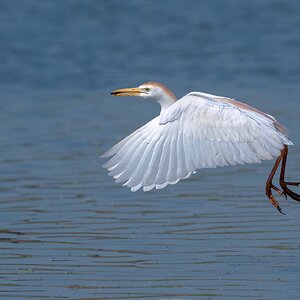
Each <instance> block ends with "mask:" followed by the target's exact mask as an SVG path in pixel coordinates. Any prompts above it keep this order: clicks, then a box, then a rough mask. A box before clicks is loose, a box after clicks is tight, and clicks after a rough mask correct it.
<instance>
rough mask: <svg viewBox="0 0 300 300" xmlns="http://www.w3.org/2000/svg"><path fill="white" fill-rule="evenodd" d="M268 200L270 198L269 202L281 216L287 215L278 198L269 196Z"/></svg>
mask: <svg viewBox="0 0 300 300" xmlns="http://www.w3.org/2000/svg"><path fill="white" fill-rule="evenodd" d="M267 196H268V195H267ZM268 198H269V201H270V202H271V204H272V205H273V206H274V207H276V208H277V210H278V211H279V212H280V213H281V214H283V215H285V213H284V212H283V211H282V209H281V207H280V205H279V203H278V202H277V200H276V198H275V197H274V196H273V195H272V194H271V195H269V196H268Z"/></svg>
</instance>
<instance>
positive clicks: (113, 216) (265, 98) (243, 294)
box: [0, 0, 300, 300]
mask: <svg viewBox="0 0 300 300" xmlns="http://www.w3.org/2000/svg"><path fill="white" fill-rule="evenodd" d="M0 28H1V30H0V41H1V47H0V61H1V67H0V105H1V110H0V120H1V126H0V167H1V172H0V198H1V201H0V216H1V226H0V298H3V299H147V298H148V299H161V300H162V299H169V300H170V299H173V300H174V299H213V300H218V299H253V300H257V299H261V300H274V299H280V300H281V299H298V298H299V295H300V288H299V284H298V282H299V276H300V235H299V231H300V218H299V216H300V204H299V203H296V202H295V201H293V200H288V201H287V202H286V201H285V200H284V198H283V197H278V200H279V201H280V203H281V206H282V208H283V210H284V211H285V213H286V215H285V216H282V215H280V214H278V212H277V211H276V210H275V209H274V208H273V207H272V206H271V205H270V204H269V202H268V200H267V199H266V197H265V196H264V181H265V179H266V177H267V175H268V172H269V170H270V169H271V167H272V162H266V163H263V164H260V165H250V166H239V167H231V168H220V169H215V170H203V171H200V172H198V173H197V174H195V175H193V176H192V177H191V178H189V179H188V180H184V181H182V182H180V183H178V184H177V185H175V186H169V187H167V188H166V189H164V190H160V191H152V192H149V193H143V192H137V193H131V192H130V191H129V190H127V189H125V188H124V187H120V186H118V185H116V184H114V183H113V181H112V179H111V178H110V177H108V176H107V174H106V173H105V170H104V169H102V167H101V165H102V163H103V161H102V160H101V159H99V155H100V154H101V153H102V152H104V151H105V150H107V148H109V147H110V146H111V145H113V144H114V143H115V142H117V141H118V140H120V139H121V138H122V137H124V136H125V135H127V134H129V133H130V132H132V131H133V130H134V129H136V128H138V127H139V126H141V125H142V124H144V123H146V122H147V121H148V120H150V119H151V118H153V117H154V116H156V115H157V114H158V113H159V107H158V106H157V105H156V104H155V103H153V102H151V101H143V100H139V99H134V98H123V97H120V98H118V97H111V96H110V95H109V93H110V91H112V90H114V89H116V88H122V87H130V86H137V85H139V84H141V83H143V82H146V81H160V82H163V83H164V84H166V85H167V86H168V87H169V88H170V89H172V90H173V91H174V92H175V94H176V95H177V96H178V97H180V96H183V95H184V94H186V93H187V92H189V91H192V90H194V91H195V90H196V91H203V92H209V93H213V94H220V95H226V96H230V97H234V98H236V99H238V100H241V101H245V102H247V103H249V104H251V105H254V106H256V107H258V108H260V109H262V110H264V111H266V112H268V113H270V114H272V115H274V116H276V118H277V119H278V120H279V121H281V122H282V123H283V124H285V126H286V127H287V128H289V131H290V136H291V138H292V140H293V141H294V143H295V146H294V147H291V149H290V154H289V159H288V166H287V175H288V178H289V179H290V180H299V179H300V178H299V177H300V167H299V166H300V147H299V145H300V134H299V123H300V117H299V111H300V102H299V94H300V85H299V82H300V71H299V70H300V59H299V58H300V57H299V56H300V55H299V53H300V31H299V28H300V2H297V1H271V0H268V1H266V0H253V1H237V0H231V1H196V0H189V1H180V0H164V1H145V0H144V1H140V0H128V1H119V0H103V1H90V0H89V1H79V0H78V1H77V0H73V1H67V0H64V1H51V0H45V1H38V0H26V1H21V0H18V1H17V0H16V1H2V2H1V3H0ZM295 190H297V191H298V192H299V188H297V187H296V188H295Z"/></svg>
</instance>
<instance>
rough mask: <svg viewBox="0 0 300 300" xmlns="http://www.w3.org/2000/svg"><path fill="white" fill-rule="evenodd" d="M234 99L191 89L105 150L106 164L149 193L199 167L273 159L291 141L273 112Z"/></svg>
mask: <svg viewBox="0 0 300 300" xmlns="http://www.w3.org/2000/svg"><path fill="white" fill-rule="evenodd" d="M235 103H239V102H235V101H234V100H232V99H228V98H223V97H219V96H213V95H209V94H204V93H198V92H192V93H189V94H188V95H186V96H184V97H183V98H181V99H180V100H178V101H176V102H175V103H174V104H172V105H171V106H170V107H168V108H167V109H165V110H163V111H162V112H161V114H160V115H159V116H158V117H156V118H154V119H153V120H151V121H150V122H148V123H147V124H146V125H144V126H142V127H141V128H139V129H138V130H136V131H135V132H133V133H132V134H130V135H129V136H128V137H126V138H125V139H123V140H122V141H120V142H119V143H117V144H116V145H115V146H113V147H112V148H111V149H109V150H108V151H107V152H105V153H104V154H103V155H102V156H103V157H111V158H110V160H109V161H108V162H106V163H105V164H104V167H105V168H107V170H108V171H109V175H111V176H113V178H114V179H115V181H116V182H117V183H121V184H123V185H126V186H128V187H130V188H131V190H132V191H136V190H138V189H139V188H141V187H143V190H144V191H149V190H151V189H152V188H154V187H155V188H157V189H160V188H164V187H165V186H167V185H168V184H175V183H177V182H178V181H179V180H180V179H184V178H187V177H189V176H190V175H191V174H192V173H193V172H195V171H196V170H197V169H201V168H215V167H217V166H228V165H235V164H244V163H259V162H261V161H262V160H268V159H273V158H275V157H277V156H279V155H280V150H281V149H282V148H283V145H292V142H291V141H290V139H289V138H288V136H287V134H286V132H285V131H284V130H280V129H278V126H276V124H279V123H278V122H277V121H276V120H275V119H274V118H273V117H272V116H270V115H267V114H263V113H260V112H258V111H256V110H255V109H254V110H251V109H247V108H243V107H239V106H238V105H234V104H235ZM248 108H249V107H248ZM279 125H280V124H279Z"/></svg>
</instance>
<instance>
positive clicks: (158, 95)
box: [110, 82, 176, 108]
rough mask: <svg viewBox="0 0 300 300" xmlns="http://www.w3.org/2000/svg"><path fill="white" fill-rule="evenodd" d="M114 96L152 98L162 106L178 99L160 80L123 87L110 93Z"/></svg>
mask: <svg viewBox="0 0 300 300" xmlns="http://www.w3.org/2000/svg"><path fill="white" fill-rule="evenodd" d="M110 94H111V95H113V96H138V97H143V98H151V99H154V100H156V101H157V102H159V103H160V105H161V107H162V108H163V107H165V106H170V105H171V104H172V103H173V102H174V101H176V97H175V95H174V94H173V93H172V92H171V91H170V90H169V89H168V88H167V87H165V86H164V85H163V84H161V83H158V82H146V83H143V84H141V85H140V86H138V87H133V88H123V89H119V90H115V91H113V92H111V93H110Z"/></svg>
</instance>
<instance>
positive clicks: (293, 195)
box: [280, 180, 300, 202]
mask: <svg viewBox="0 0 300 300" xmlns="http://www.w3.org/2000/svg"><path fill="white" fill-rule="evenodd" d="M299 184H300V182H286V181H283V180H281V181H280V186H281V188H282V190H283V195H284V196H285V199H287V196H289V197H291V198H292V199H293V200H296V201H299V202H300V195H299V194H297V193H295V192H293V191H292V190H290V189H289V188H288V185H293V186H298V185H299Z"/></svg>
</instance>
